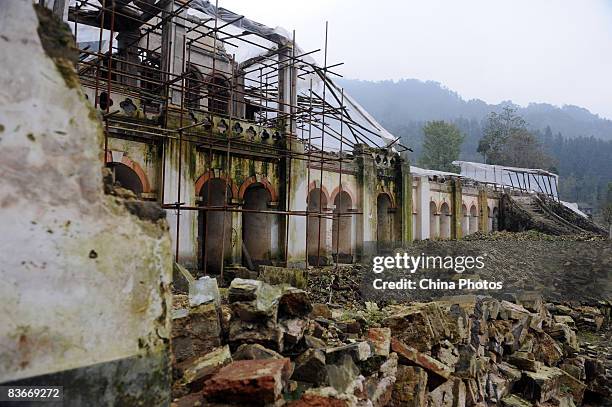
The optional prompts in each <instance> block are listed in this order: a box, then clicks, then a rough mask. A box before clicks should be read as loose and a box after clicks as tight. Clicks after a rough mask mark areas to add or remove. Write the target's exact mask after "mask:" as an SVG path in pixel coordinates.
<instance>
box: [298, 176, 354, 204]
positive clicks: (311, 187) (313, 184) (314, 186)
mask: <svg viewBox="0 0 612 407" xmlns="http://www.w3.org/2000/svg"><path fill="white" fill-rule="evenodd" d="M317 188H320V189H321V191H322V192H323V195H324V196H325V199H326V200H327V204H328V205H333V201H331V203H330V200H329V192H328V191H327V188H325V185H321V184H320V183H319V185H317V181H310V184H308V194H307V195H306V203H308V197H309V196H310V193H311V192H312V191H313V190H314V189H317ZM351 198H352V196H351Z"/></svg>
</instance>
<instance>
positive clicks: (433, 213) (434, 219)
mask: <svg viewBox="0 0 612 407" xmlns="http://www.w3.org/2000/svg"><path fill="white" fill-rule="evenodd" d="M439 230H440V215H439V214H438V207H437V206H436V203H435V202H434V201H431V202H430V203H429V238H430V239H437V238H438V236H439V235H438V232H439Z"/></svg>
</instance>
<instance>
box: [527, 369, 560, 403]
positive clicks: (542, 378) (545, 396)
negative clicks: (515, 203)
mask: <svg viewBox="0 0 612 407" xmlns="http://www.w3.org/2000/svg"><path fill="white" fill-rule="evenodd" d="M564 375H566V373H565V372H563V371H562V370H561V369H558V368H556V367H547V366H542V367H540V368H539V369H537V371H535V372H524V373H523V378H522V379H521V382H520V383H519V384H518V386H519V388H521V389H522V391H521V392H522V394H523V396H524V397H525V398H526V399H528V400H531V401H534V402H536V403H544V402H545V401H548V400H550V399H552V398H553V397H556V396H558V395H559V393H560V390H559V385H560V379H561V377H562V376H564Z"/></svg>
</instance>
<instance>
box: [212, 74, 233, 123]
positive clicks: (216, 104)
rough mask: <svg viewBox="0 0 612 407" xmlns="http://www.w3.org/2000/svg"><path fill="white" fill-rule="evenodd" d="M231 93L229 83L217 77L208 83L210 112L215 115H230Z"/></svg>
mask: <svg viewBox="0 0 612 407" xmlns="http://www.w3.org/2000/svg"><path fill="white" fill-rule="evenodd" d="M229 102H230V92H229V83H228V81H227V80H226V79H225V78H223V77H221V76H215V77H213V78H212V79H211V80H210V81H209V82H208V111H209V112H211V113H213V114H221V115H227V114H229Z"/></svg>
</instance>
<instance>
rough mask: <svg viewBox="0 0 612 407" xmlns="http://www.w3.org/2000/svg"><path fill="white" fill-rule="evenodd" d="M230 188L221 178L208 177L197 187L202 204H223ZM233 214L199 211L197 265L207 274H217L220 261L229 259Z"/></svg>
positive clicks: (212, 205)
mask: <svg viewBox="0 0 612 407" xmlns="http://www.w3.org/2000/svg"><path fill="white" fill-rule="evenodd" d="M231 197H232V190H231V188H230V186H229V185H228V184H227V183H226V181H225V180H224V179H221V178H211V179H209V180H208V181H206V182H205V183H204V185H202V189H201V190H200V202H199V204H200V205H201V206H207V207H215V206H216V207H222V206H223V204H224V203H225V202H228V203H229V199H230V198H231ZM231 239H232V217H231V216H230V214H229V213H228V212H225V211H222V210H209V211H199V214H198V247H199V249H198V253H199V255H200V267H201V269H202V270H204V271H205V272H206V273H207V274H219V273H220V272H221V267H222V264H223V260H224V259H226V258H230V256H231V249H232V247H231V246H232V244H231V242H232V240H231Z"/></svg>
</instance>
